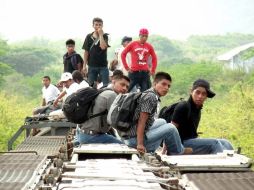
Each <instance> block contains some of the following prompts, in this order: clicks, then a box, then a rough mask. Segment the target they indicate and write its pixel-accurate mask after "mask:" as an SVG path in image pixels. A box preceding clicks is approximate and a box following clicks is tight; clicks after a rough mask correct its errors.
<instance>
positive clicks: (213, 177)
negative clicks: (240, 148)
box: [182, 172, 254, 190]
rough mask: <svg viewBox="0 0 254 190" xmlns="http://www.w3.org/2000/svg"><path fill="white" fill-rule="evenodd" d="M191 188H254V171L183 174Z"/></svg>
mask: <svg viewBox="0 0 254 190" xmlns="http://www.w3.org/2000/svg"><path fill="white" fill-rule="evenodd" d="M182 177H183V179H184V180H187V183H186V184H187V185H186V187H187V188H186V189H189V190H234V189H235V190H253V189H254V172H236V173H232V172H228V173H225V172H224V173H217V172H216V173H187V174H183V176H182Z"/></svg>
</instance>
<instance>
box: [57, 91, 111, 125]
mask: <svg viewBox="0 0 254 190" xmlns="http://www.w3.org/2000/svg"><path fill="white" fill-rule="evenodd" d="M105 90H112V89H109V88H104V89H99V90H98V89H95V88H92V87H87V88H83V89H80V90H78V91H77V92H75V93H73V94H71V95H70V96H68V97H67V98H66V100H65V102H64V104H63V108H62V110H63V113H64V115H65V116H66V118H67V119H68V120H69V121H70V122H72V123H77V124H81V123H84V122H85V121H87V120H88V119H91V118H94V117H98V116H101V115H104V114H107V112H108V111H107V110H105V111H103V112H101V113H96V114H94V115H91V113H92V108H93V106H94V103H95V102H94V100H95V98H96V97H97V96H98V95H99V94H100V93H101V92H103V91H105Z"/></svg>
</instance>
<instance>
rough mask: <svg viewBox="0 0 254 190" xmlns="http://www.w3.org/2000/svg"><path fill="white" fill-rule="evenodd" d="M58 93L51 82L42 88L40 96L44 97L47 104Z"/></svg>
mask: <svg viewBox="0 0 254 190" xmlns="http://www.w3.org/2000/svg"><path fill="white" fill-rule="evenodd" d="M59 94H60V91H59V90H58V88H57V87H56V86H54V85H53V84H49V86H48V88H46V87H45V86H44V87H43V88H42V98H44V99H45V101H46V104H48V102H50V101H54V100H55V99H56V98H57V96H58V95H59Z"/></svg>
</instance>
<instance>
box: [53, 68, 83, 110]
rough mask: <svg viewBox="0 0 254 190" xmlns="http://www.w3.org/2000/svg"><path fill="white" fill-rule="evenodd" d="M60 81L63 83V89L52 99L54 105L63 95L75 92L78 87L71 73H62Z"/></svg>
mask: <svg viewBox="0 0 254 190" xmlns="http://www.w3.org/2000/svg"><path fill="white" fill-rule="evenodd" d="M60 82H61V83H63V86H64V90H63V91H62V92H61V94H60V95H59V96H58V97H57V98H56V100H55V101H54V103H53V105H54V106H55V107H56V106H57V103H58V102H59V100H60V99H61V98H63V97H64V96H65V95H66V97H68V96H69V95H71V94H72V93H74V92H76V91H77V90H78V89H80V86H79V85H78V83H76V82H74V80H73V79H72V74H71V73H68V72H66V73H63V74H62V76H61V79H60Z"/></svg>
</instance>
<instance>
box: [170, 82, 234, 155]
mask: <svg viewBox="0 0 254 190" xmlns="http://www.w3.org/2000/svg"><path fill="white" fill-rule="evenodd" d="M214 96H215V93H214V92H213V91H211V89H210V84H209V82H208V81H206V80H204V79H198V80H196V81H195V82H194V83H193V86H192V90H191V93H190V97H189V99H188V101H186V102H185V101H183V102H181V103H179V104H178V105H177V106H176V108H175V110H174V113H173V116H172V121H171V123H173V124H174V125H175V126H176V127H177V129H178V131H179V134H180V136H181V140H182V142H183V145H184V146H185V147H191V148H192V149H193V154H216V153H218V152H223V150H233V147H232V145H231V144H230V142H229V141H227V140H225V139H212V138H197V137H198V134H197V129H198V125H199V121H200V118H201V109H202V107H203V104H204V102H205V100H206V99H207V98H213V97H214Z"/></svg>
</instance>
